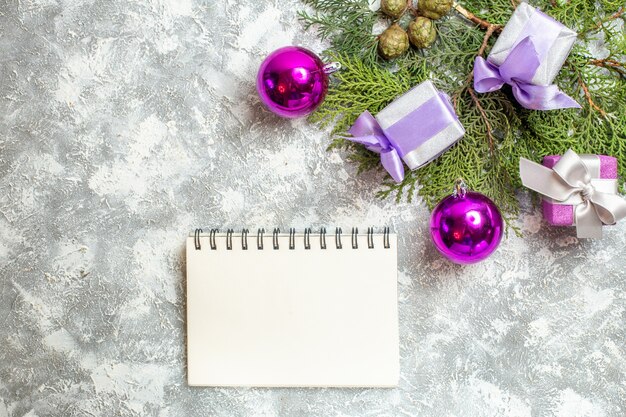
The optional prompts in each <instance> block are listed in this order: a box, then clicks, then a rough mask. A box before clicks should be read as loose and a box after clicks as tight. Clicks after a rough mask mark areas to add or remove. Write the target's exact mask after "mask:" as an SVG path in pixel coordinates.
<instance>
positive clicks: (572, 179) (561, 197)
mask: <svg viewBox="0 0 626 417" xmlns="http://www.w3.org/2000/svg"><path fill="white" fill-rule="evenodd" d="M519 169H520V178H521V180H522V184H524V186H525V187H528V188H530V189H531V190H534V191H537V192H538V193H540V194H541V195H542V196H543V201H542V206H543V214H544V217H545V218H546V220H547V221H548V223H550V224H552V225H555V226H576V235H577V236H578V237H579V238H601V237H602V226H603V225H611V224H615V223H617V222H618V221H619V220H621V219H623V218H626V200H624V199H623V198H622V197H620V196H619V195H618V194H617V160H616V159H615V158H613V157H611V156H605V155H577V154H576V152H574V151H572V150H571V149H570V150H568V151H567V152H565V153H564V154H563V156H558V155H552V156H546V157H545V158H544V159H543V165H541V164H538V163H536V162H533V161H531V160H529V159H526V158H520V165H519Z"/></svg>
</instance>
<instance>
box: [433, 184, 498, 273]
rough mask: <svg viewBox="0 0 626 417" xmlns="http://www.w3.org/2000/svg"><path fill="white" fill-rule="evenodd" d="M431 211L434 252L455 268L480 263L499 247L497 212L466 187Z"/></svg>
mask: <svg viewBox="0 0 626 417" xmlns="http://www.w3.org/2000/svg"><path fill="white" fill-rule="evenodd" d="M460 184H461V185H460V186H459V185H457V191H456V192H455V193H454V194H453V195H451V196H448V197H446V198H444V199H443V200H442V201H441V202H440V203H439V204H438V205H437V207H435V209H434V210H433V213H432V216H431V222H430V235H431V237H432V240H433V243H434V244H435V247H436V248H437V250H438V251H439V252H440V253H441V254H442V255H443V256H445V257H446V258H448V259H449V260H451V261H452V262H454V263H458V264H471V263H475V262H479V261H482V260H483V259H485V258H487V257H488V256H489V255H491V254H492V253H493V252H494V251H495V250H496V249H497V248H498V246H499V245H500V241H501V240H502V235H503V232H504V227H503V221H502V215H501V214H500V210H498V207H497V206H496V205H495V203H494V202H493V201H491V200H490V199H489V198H488V197H486V196H485V195H483V194H480V193H475V192H471V191H467V189H466V188H465V185H464V184H462V183H460Z"/></svg>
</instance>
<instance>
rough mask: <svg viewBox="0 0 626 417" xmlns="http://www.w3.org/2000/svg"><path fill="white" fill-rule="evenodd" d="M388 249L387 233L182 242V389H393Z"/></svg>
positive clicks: (393, 292)
mask: <svg viewBox="0 0 626 417" xmlns="http://www.w3.org/2000/svg"><path fill="white" fill-rule="evenodd" d="M396 244H397V236H396V235H395V234H393V233H390V232H389V229H388V228H385V229H383V231H382V233H375V231H374V229H373V228H369V229H368V230H367V233H359V232H358V230H357V229H352V233H346V234H343V233H342V230H341V229H339V228H338V229H336V230H335V231H334V233H330V232H329V233H326V230H325V229H321V230H320V231H319V232H315V233H313V232H311V230H310V229H306V230H304V231H302V232H296V230H294V229H290V230H289V232H288V233H281V232H280V231H279V230H278V229H274V230H273V232H272V233H269V232H268V233H265V231H264V230H263V229H259V230H258V231H257V232H256V233H252V234H251V233H249V231H248V230H247V229H244V230H243V231H241V232H235V231H233V230H232V229H230V230H227V231H226V232H225V233H219V232H218V231H217V230H215V229H213V230H210V231H209V232H208V233H205V232H202V230H200V229H198V230H196V231H195V232H194V233H192V234H190V236H189V237H188V239H187V372H188V384H189V385H193V386H257V387H393V386H396V385H397V383H398V378H399V348H398V306H397V250H396Z"/></svg>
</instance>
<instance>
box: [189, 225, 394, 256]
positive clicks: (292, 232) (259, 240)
mask: <svg viewBox="0 0 626 417" xmlns="http://www.w3.org/2000/svg"><path fill="white" fill-rule="evenodd" d="M219 232H220V231H219V229H210V230H209V247H210V248H211V250H216V249H217V241H216V236H217V234H218V233H219ZM202 233H203V231H202V229H196V230H195V231H194V233H193V237H194V247H195V249H196V250H201V249H202V244H201V240H200V237H201V235H202ZM234 233H235V231H234V229H227V230H226V250H232V249H233V235H234ZM249 233H250V231H249V229H242V230H241V249H242V250H248V234H249ZM312 233H313V232H312V230H311V228H310V227H308V228H306V229H304V235H303V241H304V249H305V250H310V249H311V234H312ZM342 234H343V231H342V230H341V227H337V228H336V229H335V247H336V248H337V249H343V243H342V240H341V235H342ZM374 234H375V231H374V228H373V227H368V228H367V234H366V237H367V247H368V249H373V248H374ZM382 234H383V247H384V248H385V249H389V248H390V247H391V244H390V242H389V234H390V229H389V227H384V228H383V233H382ZM264 236H265V229H263V228H260V229H258V230H257V235H256V245H257V249H259V250H263V249H264V246H263V240H264ZM279 237H280V229H279V228H275V229H274V230H273V231H272V248H273V249H275V250H277V249H280V246H279ZM319 237H320V249H326V248H327V245H326V228H325V227H322V228H321V229H320V231H319ZM350 237H351V243H352V249H358V248H359V229H358V228H357V227H353V228H352V232H351V233H350ZM295 248H296V229H294V228H290V229H289V249H290V250H293V249H295Z"/></svg>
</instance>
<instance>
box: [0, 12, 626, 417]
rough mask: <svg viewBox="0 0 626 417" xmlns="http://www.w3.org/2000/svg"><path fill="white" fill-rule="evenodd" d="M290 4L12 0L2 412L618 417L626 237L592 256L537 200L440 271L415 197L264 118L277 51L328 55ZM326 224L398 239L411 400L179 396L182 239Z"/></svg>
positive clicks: (0, 82)
mask: <svg viewBox="0 0 626 417" xmlns="http://www.w3.org/2000/svg"><path fill="white" fill-rule="evenodd" d="M299 7H300V6H299V4H298V3H297V2H296V1H293V2H245V3H244V2H236V1H224V2H215V3H213V2H204V3H195V2H193V3H190V2H189V1H188V0H187V1H182V0H181V1H178V0H169V1H160V0H152V1H148V0H146V1H134V2H126V1H116V2H101V1H84V0H79V1H76V2H58V1H55V0H39V1H36V0H30V1H26V0H21V1H10V2H9V3H3V4H2V6H1V7H0V56H1V57H2V64H1V70H0V77H1V78H0V109H1V116H0V120H1V122H0V123H1V124H0V126H1V127H0V175H1V176H0V272H1V275H0V417H5V416H24V415H27V416H73V415H76V416H79V415H80V416H82V415H95V416H110V415H124V416H130V415H158V416H187V415H193V416H197V415H231V416H238V415H256V416H273V415H281V416H288V415H289V416H307V415H324V416H365V415H429V416H441V417H444V416H445V417H451V416H459V417H460V416H464V417H467V416H505V417H518V416H520V417H523V416H531V415H533V416H558V417H576V416H595V417H604V416H616V417H617V416H623V415H624V414H625V413H626V405H625V404H626V375H625V374H626V349H625V345H624V343H625V342H624V340H625V339H624V337H625V330H624V329H625V327H626V317H625V314H626V313H625V311H626V293H625V286H626V284H625V283H624V272H623V271H624V267H625V266H626V264H625V262H626V261H625V260H624V259H625V258H626V257H625V256H624V255H626V252H625V250H624V245H625V244H626V239H625V231H626V223H623V224H621V225H619V226H616V227H613V228H611V229H610V230H608V231H607V236H606V238H605V239H604V240H602V241H597V242H584V243H581V242H578V241H577V240H576V239H575V238H574V237H572V236H573V235H574V232H573V230H568V229H555V228H550V227H548V226H545V225H544V224H543V223H542V221H541V216H540V214H539V213H538V212H536V211H534V210H532V209H527V210H526V211H525V212H524V214H523V215H522V217H521V218H520V222H519V223H520V226H521V227H522V228H523V230H524V232H525V233H526V235H527V236H526V237H525V238H524V239H521V238H517V237H514V236H513V237H510V238H509V239H508V240H507V241H506V242H504V243H503V244H502V246H501V248H500V250H499V251H498V252H497V254H496V255H495V256H493V257H492V258H491V259H490V260H488V261H486V262H483V263H482V264H479V265H475V266H470V267H458V266H453V265H450V264H448V263H447V262H446V261H444V260H442V259H441V258H440V257H439V256H438V255H437V254H436V253H435V252H434V250H433V248H432V247H431V246H430V244H429V242H428V237H427V234H428V229H427V221H428V212H427V210H426V209H425V208H424V207H423V206H421V205H419V204H417V203H415V204H410V205H409V204H399V205H396V204H394V203H393V202H391V201H379V200H377V199H376V198H375V197H374V192H375V191H376V189H377V185H378V184H379V182H380V181H381V179H382V174H368V175H364V176H360V177H357V176H356V175H355V167H354V166H353V165H351V164H350V163H347V162H344V155H341V154H338V153H327V152H325V147H326V146H327V143H328V135H327V133H325V132H319V131H318V130H316V128H315V127H314V126H310V125H308V124H307V123H306V121H304V120H299V121H294V122H290V121H284V120H278V119H277V118H275V117H273V116H272V115H270V114H268V113H266V112H264V111H262V110H261V109H259V105H258V103H257V100H256V95H255V91H254V76H255V72H256V68H257V66H258V64H259V62H260V60H261V58H262V57H263V56H264V55H265V54H267V53H268V52H269V51H271V50H273V49H274V48H276V47H278V46H281V45H285V44H290V43H296V44H303V45H307V46H309V47H311V48H313V49H315V50H318V51H319V50H321V47H322V46H321V45H320V44H319V42H318V41H316V40H315V39H314V37H313V35H312V34H304V33H302V31H301V29H300V27H299V26H298V24H297V23H296V21H295V10H297V9H298V8H299ZM336 224H338V225H342V226H344V227H349V226H352V225H359V226H362V227H365V226H368V225H372V224H375V225H384V224H387V225H390V226H392V227H393V228H394V229H395V230H396V231H397V232H398V233H399V235H400V244H401V246H400V255H399V256H400V262H399V265H400V266H399V275H398V279H399V300H400V317H401V323H400V332H401V354H402V360H401V368H402V378H401V381H400V386H399V388H397V389H391V390H378V389H366V390H363V389H356V390H350V389H346V390H339V389H324V390H319V389H310V390H307V389H296V390H289V389H275V390H269V389H190V388H188V387H187V386H186V384H185V363H184V331H183V324H184V319H185V313H184V297H183V295H184V293H183V277H184V255H183V241H184V237H185V235H186V233H187V232H188V231H189V230H190V229H192V228H193V227H195V226H198V225H202V226H207V225H219V226H231V227H235V228H241V227H242V226H244V225H248V226H249V227H256V226H265V227H266V228H269V227H272V226H274V225H277V226H282V227H287V226H296V227H299V228H302V227H305V226H314V227H315V226H319V225H328V226H334V225H336Z"/></svg>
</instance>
